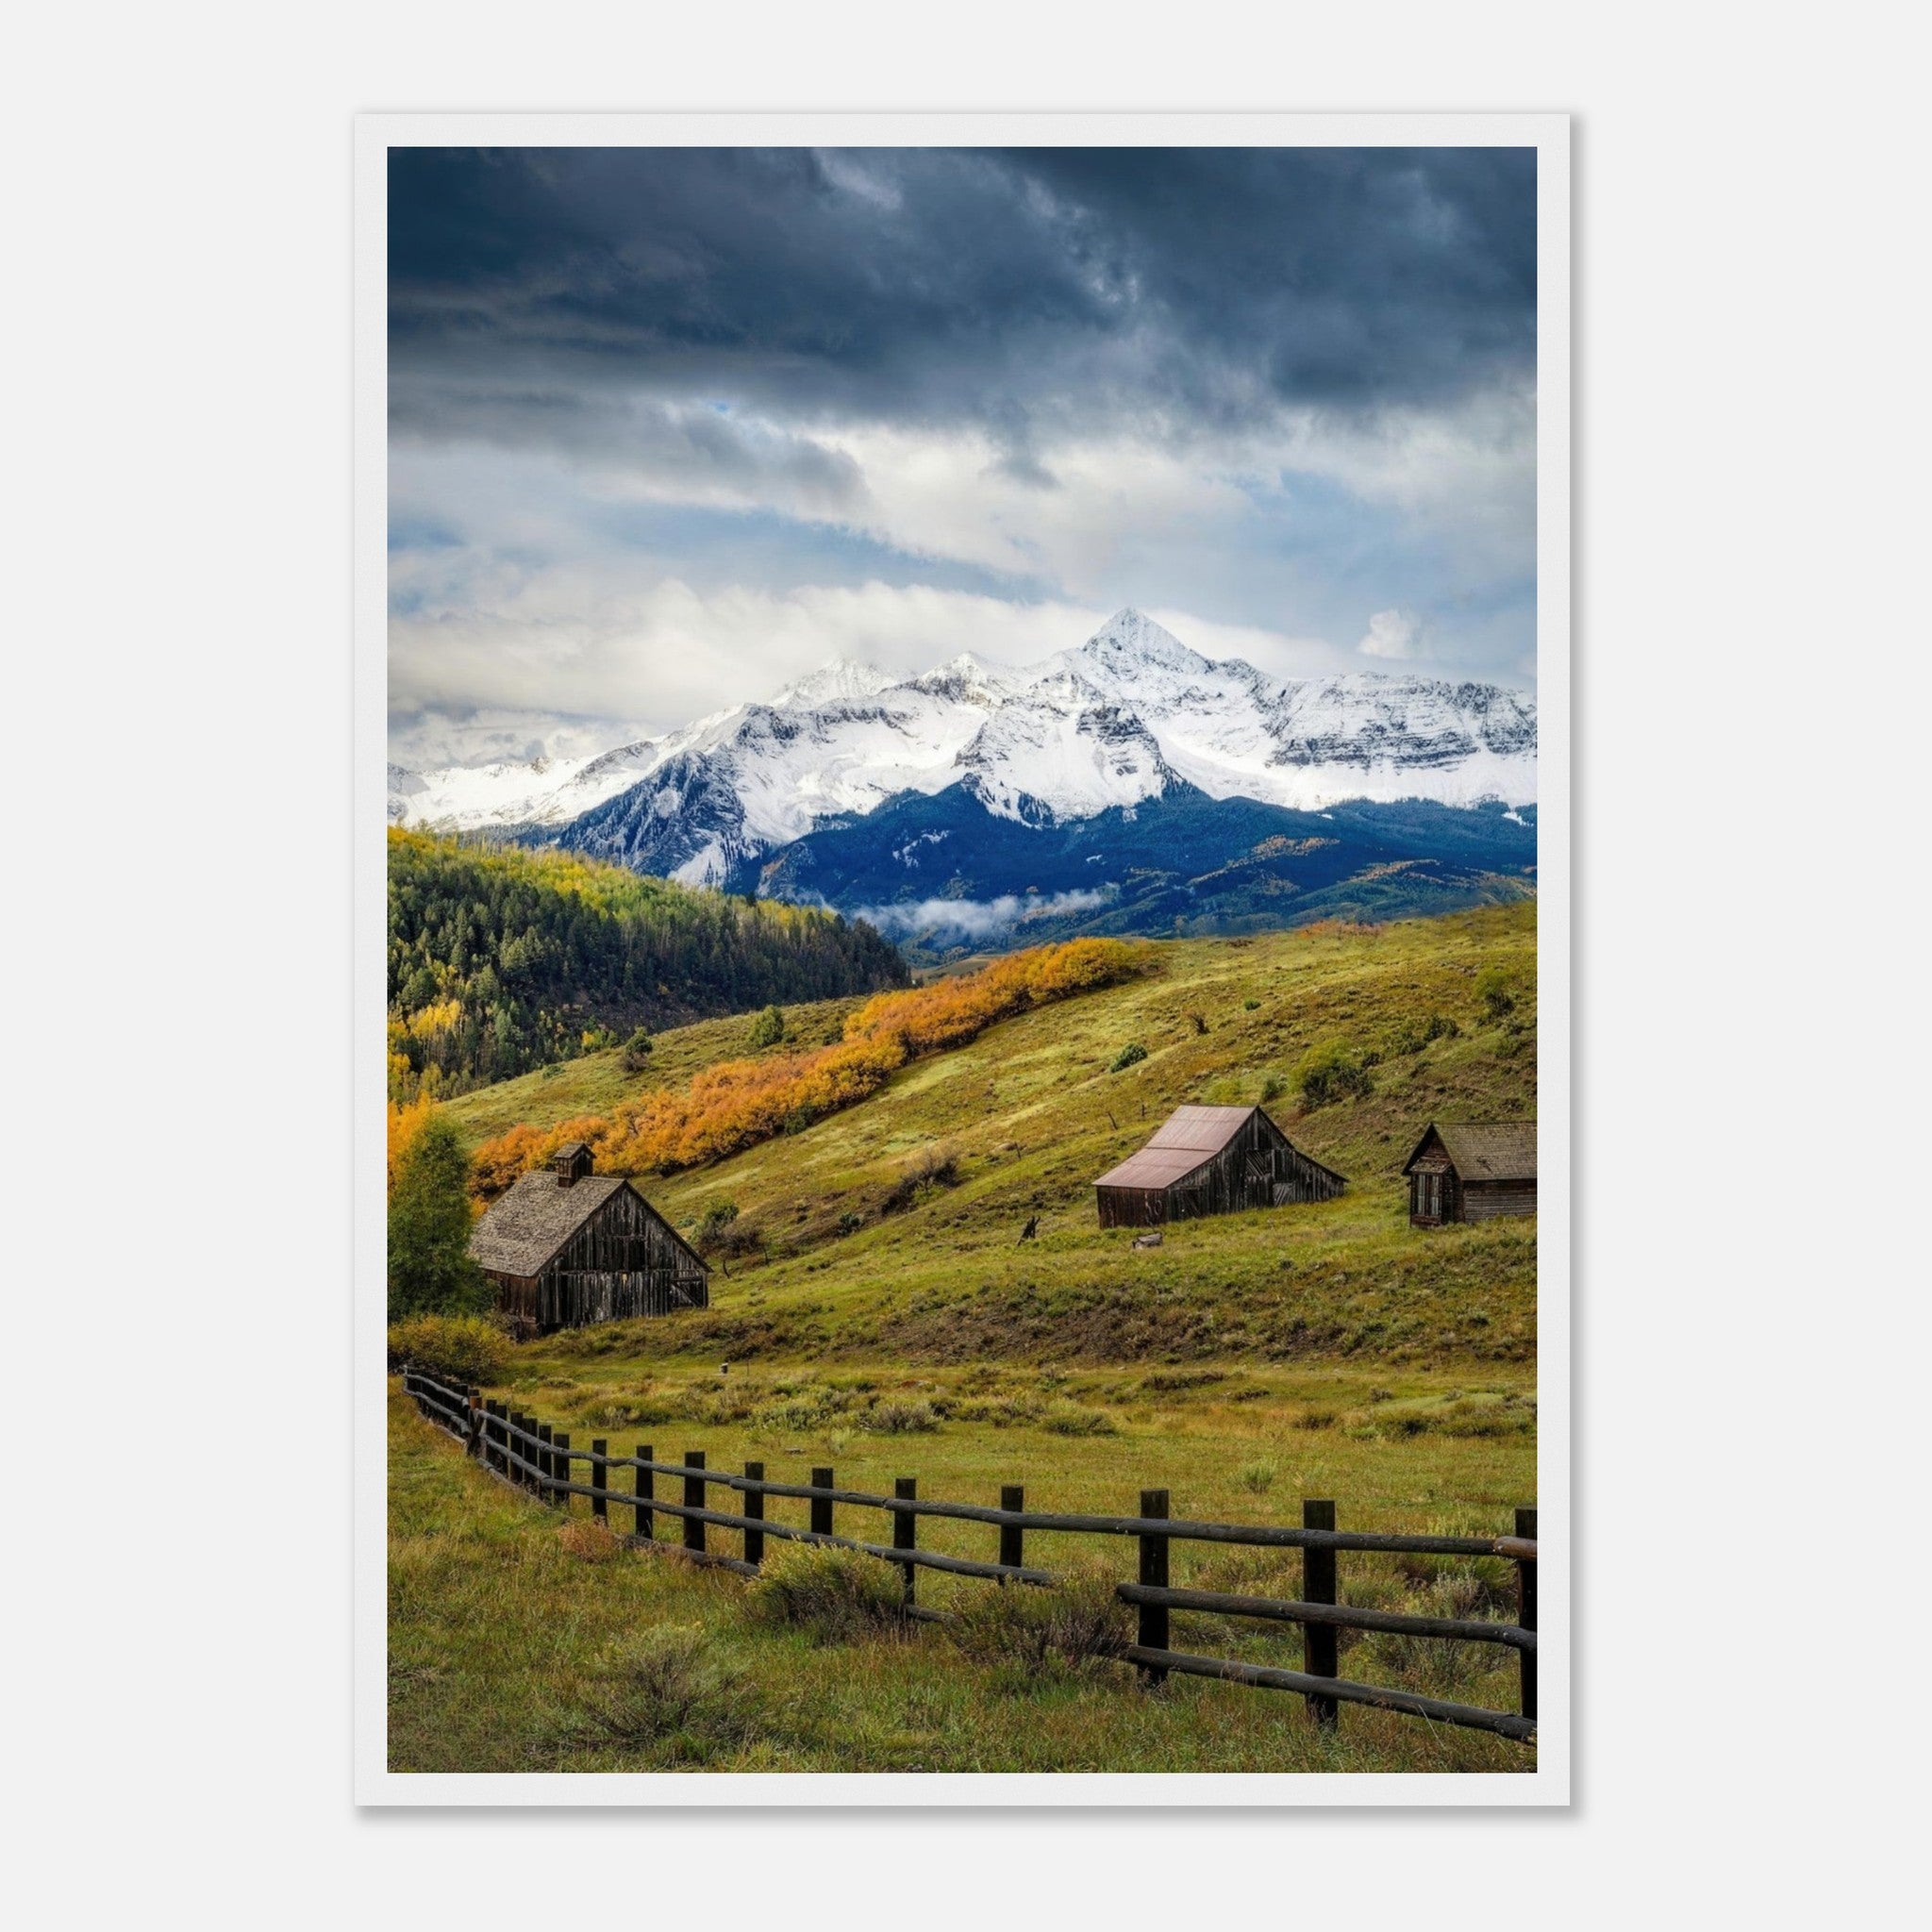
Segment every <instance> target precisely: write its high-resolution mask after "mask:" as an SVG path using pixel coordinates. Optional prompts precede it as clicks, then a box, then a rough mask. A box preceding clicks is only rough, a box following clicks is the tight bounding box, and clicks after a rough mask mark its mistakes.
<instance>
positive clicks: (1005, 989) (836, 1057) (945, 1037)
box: [473, 939, 1144, 1199]
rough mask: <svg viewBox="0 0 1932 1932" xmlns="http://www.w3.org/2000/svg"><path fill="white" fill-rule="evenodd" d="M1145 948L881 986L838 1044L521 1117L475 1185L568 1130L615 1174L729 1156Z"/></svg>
mask: <svg viewBox="0 0 1932 1932" xmlns="http://www.w3.org/2000/svg"><path fill="white" fill-rule="evenodd" d="M1143 957H1144V949H1143V948H1141V947H1139V946H1132V945H1128V944H1126V943H1124V941H1120V940H1099V939H1083V940H1070V941H1067V942H1066V943H1065V944H1063V945H1058V946H1037V947H1035V948H1033V949H1032V950H1031V951H1030V952H1024V953H1013V954H1009V955H1008V957H1007V958H1004V959H997V960H995V961H994V962H993V963H992V964H991V966H987V967H984V968H982V969H981V970H980V971H979V972H977V973H969V974H960V975H959V976H958V977H957V978H953V979H941V980H936V981H934V982H933V984H932V985H930V986H922V987H914V988H912V989H911V990H910V991H906V992H891V993H881V994H879V995H878V996H877V997H876V998H875V999H871V1000H868V1001H867V1002H866V1004H865V1005H864V1006H862V1007H861V1008H859V1009H858V1011H857V1012H856V1013H854V1014H853V1015H852V1016H851V1017H850V1018H849V1019H848V1020H847V1021H846V1023H845V1034H844V1038H843V1039H842V1040H841V1041H839V1042H838V1044H837V1045H834V1046H824V1047H820V1048H818V1049H816V1050H815V1051H811V1052H805V1053H792V1054H777V1055H769V1056H766V1057H764V1058H759V1059H745V1060H724V1061H721V1062H720V1063H719V1064H718V1065H716V1066H712V1067H707V1068H706V1069H705V1070H704V1071H703V1072H702V1073H700V1074H696V1075H694V1076H693V1078H692V1080H691V1085H690V1086H689V1087H687V1088H685V1089H683V1090H682V1091H679V1090H675V1089H671V1088H659V1089H658V1090H656V1091H653V1092H650V1093H646V1094H643V1095H641V1097H640V1098H639V1099H637V1100H634V1101H626V1102H624V1103H623V1104H622V1105H620V1106H618V1107H617V1108H614V1109H613V1110H612V1111H611V1113H610V1114H609V1115H608V1117H604V1116H600V1115H594V1114H593V1115H586V1116H584V1117H582V1118H580V1119H577V1120H574V1121H567V1122H565V1123H564V1124H562V1125H560V1126H557V1127H553V1128H551V1129H550V1130H549V1131H548V1132H547V1133H546V1132H540V1131H539V1130H538V1129H537V1128H535V1127H532V1126H529V1125H527V1124H521V1123H520V1124H518V1125H516V1126H514V1127H511V1128H510V1129H509V1130H508V1132H507V1133H503V1134H499V1135H498V1136H497V1137H496V1139H494V1140H493V1141H486V1142H485V1143H484V1144H483V1145H482V1146H481V1147H480V1148H478V1149H477V1151H476V1157H475V1180H474V1182H473V1186H474V1187H475V1191H476V1192H477V1193H478V1194H479V1195H481V1196H483V1197H484V1198H485V1199H488V1198H491V1196H493V1195H495V1194H499V1193H501V1192H502V1191H504V1190H505V1189H506V1188H508V1186H510V1184H511V1183H512V1182H513V1181H514V1180H515V1179H516V1177H517V1175H518V1174H523V1173H525V1171H527V1170H528V1169H530V1168H533V1167H539V1166H541V1165H543V1164H544V1163H545V1162H547V1161H548V1160H549V1159H550V1158H552V1156H553V1155H554V1154H555V1153H556V1151H557V1149H558V1147H560V1146H562V1145H563V1143H564V1142H565V1141H588V1142H589V1143H590V1146H591V1153H592V1155H593V1156H594V1158H595V1159H596V1163H597V1167H598V1170H599V1171H600V1172H601V1173H605V1174H675V1173H677V1172H679V1171H680V1170H682V1169H685V1168H691V1167H703V1166H706V1165H708V1164H709V1163H710V1162H712V1161H717V1160H724V1159H727V1158H729V1157H730V1156H732V1155H734V1154H740V1153H742V1152H743V1151H744V1149H746V1148H747V1147H756V1146H757V1145H758V1143H759V1142H760V1141H769V1140H772V1139H774V1138H775V1137H776V1136H777V1135H779V1134H785V1133H793V1132H796V1131H797V1130H798V1129H799V1128H801V1127H805V1126H808V1125H810V1124H811V1123H812V1122H813V1121H817V1120H823V1119H824V1117H825V1116H826V1115H827V1114H831V1113H836V1112H838V1111H839V1109H840V1108H845V1107H850V1106H852V1105H853V1104H854V1103H855V1102H858V1101H860V1100H864V1099H866V1098H867V1097H868V1096H870V1095H871V1094H874V1093H876V1092H877V1091H878V1090H879V1089H880V1088H881V1087H883V1086H884V1085H885V1084H886V1082H887V1081H888V1080H889V1079H891V1076H892V1075H893V1074H895V1073H897V1072H898V1070H899V1069H900V1068H901V1067H903V1066H905V1065H906V1064H907V1063H908V1061H910V1060H914V1059H917V1058H920V1057H922V1056H923V1055H925V1054H929V1053H938V1052H941V1051H943V1050H945V1049H946V1048H948V1047H955V1046H963V1045H965V1044H966V1042H967V1041H971V1040H973V1039H974V1038H976V1037H977V1036H978V1035H979V1034H980V1033H982V1032H984V1031H985V1030H986V1028H987V1027H988V1026H990V1025H991V1024H993V1023H994V1022H995V1021H998V1020H1004V1019H1008V1018H1010V1017H1011V1016H1012V1015H1013V1014H1015V1013H1021V1012H1024V1011H1025V1010H1026V1009H1027V1008H1030V1007H1036V1006H1045V1005H1047V1004H1049V1003H1051V1002H1052V1001H1055V1000H1061V999H1068V998H1071V997H1072V996H1073V995H1074V994H1076V993H1081V992H1086V991H1090V990H1091V989H1092V988H1094V987H1101V986H1110V985H1113V984H1114V983H1116V982H1117V981H1119V980H1122V979H1124V978H1126V977H1128V976H1129V974H1133V973H1136V972H1138V971H1139V970H1140V967H1141V960H1142V958H1143Z"/></svg>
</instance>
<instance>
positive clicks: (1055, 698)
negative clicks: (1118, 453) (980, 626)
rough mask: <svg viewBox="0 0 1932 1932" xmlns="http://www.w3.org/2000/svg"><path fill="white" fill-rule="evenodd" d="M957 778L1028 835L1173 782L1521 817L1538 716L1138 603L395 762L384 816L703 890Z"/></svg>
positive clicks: (1236, 793) (1465, 686)
mask: <svg viewBox="0 0 1932 1932" xmlns="http://www.w3.org/2000/svg"><path fill="white" fill-rule="evenodd" d="M962 781H963V782H969V783H970V784H971V785H972V786H973V788H974V791H975V793H976V795H977V796H978V797H979V799H980V801H981V803H982V804H983V805H984V806H985V808H986V809H987V810H988V811H989V812H990V813H991V814H993V815H994V816H996V817H1002V818H1008V819H1011V820H1013V821H1015V822H1017V823H1021V824H1034V825H1046V824H1066V823H1068V822H1070V821H1074V820H1079V819H1084V818H1091V817H1092V816H1095V815H1096V814H1098V813H1101V812H1105V811H1108V810H1110V809H1113V808H1117V807H1120V806H1124V805H1128V804H1132V803H1135V802H1137V801H1139V800H1142V799H1146V798H1151V797H1156V796H1158V795H1161V794H1162V793H1164V792H1166V791H1170V790H1172V789H1173V788H1174V786H1175V785H1177V784H1181V783H1185V784H1187V785H1190V786H1191V787H1193V788H1194V789H1195V790H1197V791H1203V792H1205V793H1207V794H1208V796H1210V797H1219V798H1233V797H1247V798H1253V799H1256V800H1257V802H1260V803H1263V804H1273V805H1277V806H1283V807H1287V808H1293V809H1318V808H1322V807H1324V806H1325V805H1328V804H1332V803H1337V802H1341V801H1342V800H1344V799H1348V798H1356V797H1362V798H1370V799H1375V800H1379V801H1382V802H1391V803H1392V802H1395V801H1397V800H1400V799H1406V798H1409V797H1421V798H1426V799H1432V800H1434V801H1435V802H1438V803H1442V804H1450V805H1469V804H1474V803H1476V802H1477V801H1478V800H1482V799H1489V798H1498V799H1501V800H1502V801H1504V802H1505V803H1506V804H1507V805H1526V804H1530V803H1533V802H1534V799H1535V795H1536V705H1535V700H1534V699H1533V698H1530V697H1527V696H1525V695H1524V694H1523V693H1520V692H1516V691H1507V690H1506V689H1504V688H1503V687H1500V686H1495V685H1488V684H1480V683H1474V682H1466V683H1461V684H1452V683H1449V682H1447V681H1445V680H1441V679H1431V678H1422V677H1416V676H1411V675H1398V676H1391V675H1387V674H1380V673H1360V674H1349V675H1339V676H1330V677H1322V678H1303V679H1290V680H1285V681H1276V680H1271V679H1270V678H1268V677H1266V676H1265V675H1263V674H1262V673H1260V672H1258V671H1257V670H1256V669H1255V667H1254V666H1252V665H1250V664H1248V663H1246V662H1245V661H1243V660H1242V659H1240V658H1225V659H1221V660H1215V659H1212V658H1206V657H1204V656H1202V655H1201V654H1200V653H1199V652H1196V651H1194V650H1192V649H1191V647H1189V646H1188V645H1187V644H1185V643H1183V642H1182V641H1180V640H1179V639H1178V638H1176V637H1175V636H1174V634H1173V633H1172V632H1170V631H1168V630H1166V629H1165V628H1164V627H1163V626H1162V625H1158V624H1157V623H1156V622H1155V621H1154V620H1153V619H1151V618H1148V617H1145V616H1144V615H1142V614H1141V612H1140V611H1138V610H1134V609H1132V608H1128V609H1125V610H1122V611H1120V612H1118V613H1116V615H1115V616H1114V617H1113V618H1111V619H1110V620H1109V621H1108V623H1107V624H1106V625H1102V626H1101V628H1100V629H1099V630H1098V631H1096V632H1094V634H1093V635H1092V636H1091V637H1090V638H1089V639H1087V640H1086V641H1085V642H1084V643H1082V644H1080V645H1079V646H1077V647H1076V648H1074V649H1070V650H1064V651H1060V652H1058V653H1055V654H1054V655H1053V656H1051V657H1049V658H1044V659H1042V660H1041V661H1040V662H1038V663H1035V664H1032V665H1029V666H1022V667H1011V666H1007V665H1002V664H998V663H995V662H992V661H990V660H988V659H984V658H980V657H978V656H977V655H976V654H974V653H970V652H969V653H962V654H960V655H959V656H958V657H956V658H952V659H950V660H949V661H948V662H946V663H944V664H941V665H938V666H935V667H934V668H933V669H932V670H930V671H927V672H924V673H922V674H920V675H917V676H914V677H908V678H894V677H893V676H892V675H891V674H888V673H886V672H883V671H880V670H878V669H877V668H876V667H875V666H872V665H869V664H866V663H863V662H862V661H860V660H857V659H852V658H835V659H833V660H831V661H830V662H828V663H826V664H824V665H821V666H820V667H819V668H818V669H817V670H815V671H813V672H811V673H808V675H806V676H804V677H802V678H799V679H795V680H794V681H793V682H792V683H791V684H790V685H788V686H786V687H785V688H784V689H783V690H782V691H779V692H778V693H777V695H776V696H775V697H774V699H773V700H772V701H770V702H769V703H746V704H741V705H738V706H734V707H732V708H729V709H727V710H724V711H721V712H717V713H713V714H712V715H711V716H709V717H707V718H703V719H699V720H697V721H695V722H694V723H693V724H689V725H686V726H684V727H683V728H682V729H680V730H678V731H675V732H671V733H668V734H666V735H665V736H663V737H661V738H658V739H649V740H642V741H638V742H636V743H634V744H629V745H622V746H618V747H615V748H613V749H612V750H610V751H608V752H605V753H602V754H599V755H597V756H595V757H592V758H575V759H557V760H541V759H540V760H537V761H535V762H534V763H533V764H530V765H514V764H503V765H495V766H488V767H472V768H463V767H458V768H453V769H450V770H447V771H442V772H431V773H417V772H410V771H408V770H406V769H404V768H401V767H398V766H394V765H391V770H390V791H389V814H390V818H391V822H392V823H395V824H409V825H417V826H424V827H427V828H431V829H442V830H473V831H484V830H496V831H504V830H512V829H514V830H517V831H519V832H521V833H523V834H524V835H525V836H532V837H536V836H554V837H555V838H557V840H558V842H559V843H562V844H564V845H566V846H567V847H569V848H570V849H581V850H585V851H589V852H592V853H594V854H595V855H596V856H600V857H617V856H620V851H619V849H618V848H622V856H623V862H624V863H626V864H632V865H635V866H637V867H639V869H648V870H654V871H655V870H662V871H664V872H665V873H666V874H668V875H670V876H673V877H675V878H678V879H680V880H682V881H684V882H686V883H691V884H702V883H707V882H709V883H717V882H721V881H722V880H723V879H724V878H725V877H726V876H727V875H729V874H731V873H732V872H733V871H734V870H735V869H736V868H738V867H739V866H740V865H741V864H742V863H743V862H744V861H745V860H746V859H747V858H751V857H754V856H756V855H757V854H758V852H760V851H764V852H770V851H773V850H775V849H776V848H778V847H780V846H782V845H785V844H788V843H790V842H791V841H793V840H796V839H798V838H801V837H803V836H806V835H808V833H810V832H811V831H813V830H814V829H816V828H818V827H820V826H821V825H823V824H826V823H828V822H830V821H833V820H838V819H842V818H844V817H847V816H849V815H851V814H853V813H858V814H860V815H863V814H865V813H867V812H870V811H873V810H874V809H876V808H879V807H880V806H882V805H883V804H885V803H886V802H887V801H888V800H889V799H891V798H894V797H897V796H898V795H900V794H901V793H903V792H907V791H915V792H921V793H924V794H925V795H927V796H936V795H937V794H938V793H940V792H941V791H946V790H948V789H949V788H950V787H952V786H953V785H955V784H958V783H960V782H962ZM727 794H728V797H729V799H730V800H731V801H734V802H733V803H730V804H727V803H726V798H727ZM620 800H621V801H624V802H623V803H622V804H618V803H617V802H618V801H620Z"/></svg>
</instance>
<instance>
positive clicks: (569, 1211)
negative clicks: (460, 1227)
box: [470, 1141, 710, 1332]
mask: <svg viewBox="0 0 1932 1932" xmlns="http://www.w3.org/2000/svg"><path fill="white" fill-rule="evenodd" d="M591 1166H592V1161H591V1150H590V1149H589V1148H588V1147H586V1146H585V1145H584V1143H583V1142H582V1141H571V1142H570V1143H569V1144H568V1145H567V1146H564V1147H560V1148H558V1152H557V1158H556V1161H555V1162H554V1164H553V1165H552V1166H551V1167H549V1168H538V1169H536V1170H535V1171H534V1172H532V1173H530V1174H524V1175H522V1176H521V1177H520V1178H519V1179H518V1181H517V1184H516V1186H515V1187H513V1188H512V1189H511V1190H510V1191H509V1192H508V1193H507V1194H505V1195H504V1196H503V1197H502V1198H501V1199H500V1200H497V1201H494V1202H492V1203H491V1207H490V1209H489V1211H488V1212H487V1213H486V1214H485V1215H484V1216H483V1218H482V1220H480V1221H479V1222H478V1223H477V1224H476V1225H475V1229H474V1231H473V1232H472V1233H471V1236H470V1253H471V1254H472V1255H473V1256H474V1257H475V1259H476V1261H477V1263H478V1265H479V1266H480V1267H481V1268H482V1270H483V1272H484V1274H487V1275H489V1276H490V1278H491V1280H492V1281H493V1282H495V1284H496V1305H497V1307H499V1308H500V1309H502V1310H503V1312H504V1313H506V1314H508V1315H512V1316H515V1317H518V1318H520V1319H521V1320H523V1321H525V1322H527V1323H529V1324H532V1325H533V1326H535V1327H536V1328H538V1329H540V1330H542V1331H544V1332H548V1331H549V1330H551V1329H554V1328H582V1327H585V1326H588V1325H589V1324H591V1323H592V1322H620V1321H623V1320H625V1318H626V1317H628V1316H632V1315H666V1314H669V1313H670V1312H671V1311H672V1309H674V1308H702V1307H706V1306H708V1303H709V1300H710V1292H709V1285H708V1283H709V1274H710V1271H709V1270H708V1268H707V1267H706V1266H705V1264H704V1262H703V1261H702V1260H701V1259H700V1258H699V1257H698V1255H697V1253H696V1251H695V1250H694V1249H693V1248H691V1246H690V1244H689V1243H688V1242H686V1241H684V1240H683V1239H682V1238H681V1237H680V1236H679V1235H678V1234H677V1233H676V1232H675V1229H674V1228H673V1227H672V1225H671V1224H670V1223H669V1222H668V1221H666V1220H665V1219H664V1217H663V1216H662V1215H661V1214H659V1213H658V1210H657V1209H656V1208H653V1207H652V1206H651V1204H650V1203H649V1202H648V1201H647V1200H645V1199H644V1197H643V1196H642V1195H641V1193H639V1192H638V1191H637V1189H636V1188H634V1187H633V1186H632V1185H631V1184H630V1182H629V1181H628V1180H626V1179H625V1178H624V1176H622V1175H621V1174H592V1173H591Z"/></svg>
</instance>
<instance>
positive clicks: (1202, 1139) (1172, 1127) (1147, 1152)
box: [1093, 1107, 1260, 1190]
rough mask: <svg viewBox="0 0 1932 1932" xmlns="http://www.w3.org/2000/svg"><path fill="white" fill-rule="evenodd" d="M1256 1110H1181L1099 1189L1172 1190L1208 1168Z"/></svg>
mask: <svg viewBox="0 0 1932 1932" xmlns="http://www.w3.org/2000/svg"><path fill="white" fill-rule="evenodd" d="M1259 1111H1260V1108H1254V1107H1177V1108H1174V1111H1173V1112H1172V1113H1171V1114H1169V1115H1168V1117H1167V1119H1166V1120H1165V1121H1164V1122H1163V1123H1162V1124H1161V1126H1160V1130H1159V1131H1158V1133H1157V1134H1156V1135H1155V1136H1154V1138H1153V1139H1152V1140H1151V1141H1148V1143H1147V1144H1146V1146H1144V1147H1142V1148H1141V1150H1140V1152H1139V1153H1138V1154H1130V1155H1128V1156H1127V1158H1125V1159H1124V1161H1122V1162H1121V1164H1120V1165H1119V1166H1118V1167H1116V1168H1112V1169H1110V1170H1109V1171H1108V1173H1106V1174H1102V1175H1101V1176H1100V1178H1099V1179H1098V1180H1097V1181H1095V1182H1094V1183H1093V1185H1094V1186H1095V1187H1096V1188H1154V1189H1157V1190H1158V1189H1161V1188H1171V1187H1173V1186H1174V1182H1176V1181H1178V1180H1184V1179H1185V1178H1186V1177H1187V1176H1188V1175H1189V1174H1192V1173H1193V1172H1194V1170H1195V1169H1196V1168H1197V1167H1205V1166H1206V1165H1207V1164H1208V1161H1209V1160H1211V1159H1212V1158H1214V1157H1215V1155H1217V1154H1219V1153H1220V1152H1221V1150H1222V1149H1223V1148H1224V1147H1225V1146H1226V1145H1227V1143H1228V1142H1229V1141H1232V1140H1233V1139H1234V1137H1235V1136H1236V1135H1237V1134H1238V1133H1240V1132H1241V1128H1242V1127H1243V1126H1245V1125H1246V1124H1247V1122H1248V1118H1249V1116H1250V1115H1252V1114H1256V1113H1258V1112H1259Z"/></svg>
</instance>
